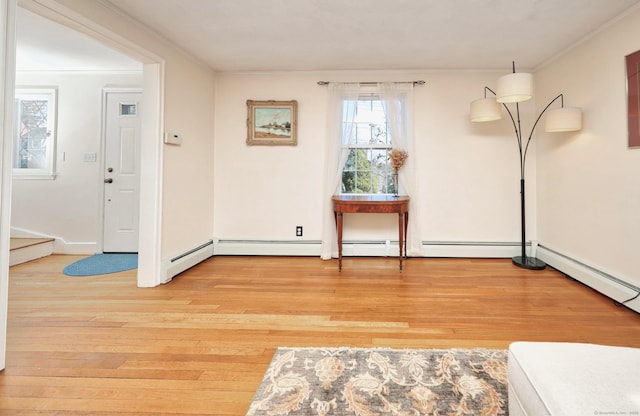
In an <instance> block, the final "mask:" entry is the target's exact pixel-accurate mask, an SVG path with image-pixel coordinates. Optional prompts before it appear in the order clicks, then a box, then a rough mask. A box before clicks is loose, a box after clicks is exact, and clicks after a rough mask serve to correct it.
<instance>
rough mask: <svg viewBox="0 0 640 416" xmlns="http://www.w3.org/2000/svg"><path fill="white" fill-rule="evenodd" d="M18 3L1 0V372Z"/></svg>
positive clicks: (4, 348) (2, 365) (0, 363)
mask: <svg viewBox="0 0 640 416" xmlns="http://www.w3.org/2000/svg"><path fill="white" fill-rule="evenodd" d="M16 7H17V3H16V0H0V28H2V29H0V30H2V31H3V33H2V35H1V36H0V39H3V40H4V42H0V86H1V87H2V91H3V93H1V94H0V125H1V126H2V130H1V131H0V370H4V368H5V356H6V351H7V313H8V305H9V241H10V236H11V177H12V171H13V168H12V166H13V165H12V163H13V161H12V160H13V124H14V123H13V108H14V106H13V104H12V103H13V100H14V97H15V85H16V82H15V75H16V47H15V45H16Z"/></svg>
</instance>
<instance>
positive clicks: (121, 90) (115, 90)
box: [96, 87, 144, 253]
mask: <svg viewBox="0 0 640 416" xmlns="http://www.w3.org/2000/svg"><path fill="white" fill-rule="evenodd" d="M127 93H133V94H135V93H140V94H142V87H104V88H102V121H101V126H100V129H101V133H100V152H101V154H102V157H101V158H100V172H102V175H101V176H100V178H99V184H98V186H99V188H100V204H99V207H98V210H99V212H98V218H100V226H99V228H100V232H99V233H98V235H99V236H100V241H99V242H98V244H96V246H97V248H98V251H99V252H100V253H102V252H103V251H104V233H105V229H104V212H105V209H104V205H105V199H104V191H105V183H104V171H105V166H106V158H107V115H108V114H107V97H108V95H109V94H127ZM143 96H144V95H143ZM141 106H142V99H141V100H140V103H139V105H138V109H139V108H140V107H141ZM143 112H144V110H143ZM141 114H142V113H140V112H138V116H139V117H141ZM140 125H141V126H140V129H142V119H141V120H140ZM138 163H140V156H139V158H138ZM138 176H139V177H140V181H141V182H142V177H141V175H140V171H138ZM138 199H140V188H138ZM140 203H142V201H140ZM140 212H141V211H140V207H139V208H138V224H139V222H140ZM138 235H139V236H140V226H139V225H138ZM140 240H141V239H140V238H139V237H138V247H140V244H141V243H142V242H141V241H140Z"/></svg>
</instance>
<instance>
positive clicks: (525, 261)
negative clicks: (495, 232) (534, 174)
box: [485, 87, 564, 270]
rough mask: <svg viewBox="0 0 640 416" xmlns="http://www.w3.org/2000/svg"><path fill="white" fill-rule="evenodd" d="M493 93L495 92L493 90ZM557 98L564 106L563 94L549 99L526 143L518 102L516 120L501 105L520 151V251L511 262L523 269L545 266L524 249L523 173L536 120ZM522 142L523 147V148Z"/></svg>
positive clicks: (507, 108) (525, 235)
mask: <svg viewBox="0 0 640 416" xmlns="http://www.w3.org/2000/svg"><path fill="white" fill-rule="evenodd" d="M485 88H487V89H488V90H489V91H491V92H493V91H492V90H491V89H490V88H488V87H485ZM493 93H494V94H495V92H493ZM557 99H560V101H561V102H562V106H563V107H564V96H563V95H562V94H558V96H556V97H555V98H554V99H553V100H551V101H550V102H549V104H547V106H546V107H545V108H544V110H542V112H541V113H540V115H538V118H537V119H536V122H535V123H533V127H531V133H529V137H528V138H527V141H526V143H523V141H522V129H521V127H520V105H519V104H518V103H516V116H517V121H516V119H514V117H513V114H512V113H511V110H509V107H507V105H506V104H505V103H502V105H503V107H504V108H505V109H506V110H507V113H509V117H510V118H511V122H512V123H513V128H514V129H515V131H516V139H517V141H518V151H519V153H520V223H521V225H520V226H521V243H520V245H521V252H520V256H516V257H514V258H513V264H515V265H516V266H518V267H522V268H524V269H530V270H542V269H544V268H545V267H546V263H545V262H543V261H542V260H540V259H537V258H535V257H532V256H527V251H526V241H527V227H526V215H525V180H524V173H525V164H526V161H527V151H528V150H529V144H530V143H531V139H532V138H533V132H534V130H535V129H536V126H537V125H538V122H539V121H540V119H541V118H542V115H543V114H544V113H545V112H546V111H547V109H548V108H549V107H550V106H551V104H553V103H554V102H555V101H556V100H557ZM523 144H524V149H523Z"/></svg>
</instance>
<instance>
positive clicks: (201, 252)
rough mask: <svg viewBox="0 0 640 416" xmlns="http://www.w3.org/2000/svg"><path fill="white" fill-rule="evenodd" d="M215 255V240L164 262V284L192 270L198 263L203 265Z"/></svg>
mask: <svg viewBox="0 0 640 416" xmlns="http://www.w3.org/2000/svg"><path fill="white" fill-rule="evenodd" d="M213 254H214V250H213V240H209V241H207V242H206V243H204V244H201V245H199V246H198V247H194V248H192V249H191V250H187V251H185V252H184V253H182V254H179V255H177V256H174V257H172V258H170V259H168V260H163V262H162V278H163V283H167V282H169V281H170V280H171V279H173V278H174V277H175V276H177V275H178V274H180V273H182V272H184V271H185V270H187V269H190V268H192V267H193V266H195V265H196V264H198V263H202V262H203V261H205V260H206V259H208V258H209V257H212V256H213Z"/></svg>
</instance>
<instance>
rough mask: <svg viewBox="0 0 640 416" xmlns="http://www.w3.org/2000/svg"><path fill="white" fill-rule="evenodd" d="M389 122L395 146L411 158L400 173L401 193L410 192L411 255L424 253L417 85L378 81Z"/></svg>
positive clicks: (409, 248)
mask: <svg viewBox="0 0 640 416" xmlns="http://www.w3.org/2000/svg"><path fill="white" fill-rule="evenodd" d="M378 90H379V94H380V99H381V100H382V104H383V106H384V111H385V115H386V117H387V124H388V125H389V130H390V133H391V140H392V143H393V147H394V148H398V149H403V150H405V151H406V152H407V153H408V154H409V157H408V158H407V160H406V161H405V164H404V166H403V167H402V168H401V169H400V171H399V173H398V182H399V188H400V191H401V193H403V194H407V195H409V197H410V198H411V199H410V201H409V228H408V231H407V237H406V239H407V254H408V255H410V256H422V239H421V236H420V209H419V207H418V206H417V203H418V190H419V188H418V176H417V173H416V162H417V161H416V154H415V152H414V143H415V139H414V136H413V119H412V118H413V84H411V83H395V82H384V83H379V84H378Z"/></svg>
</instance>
